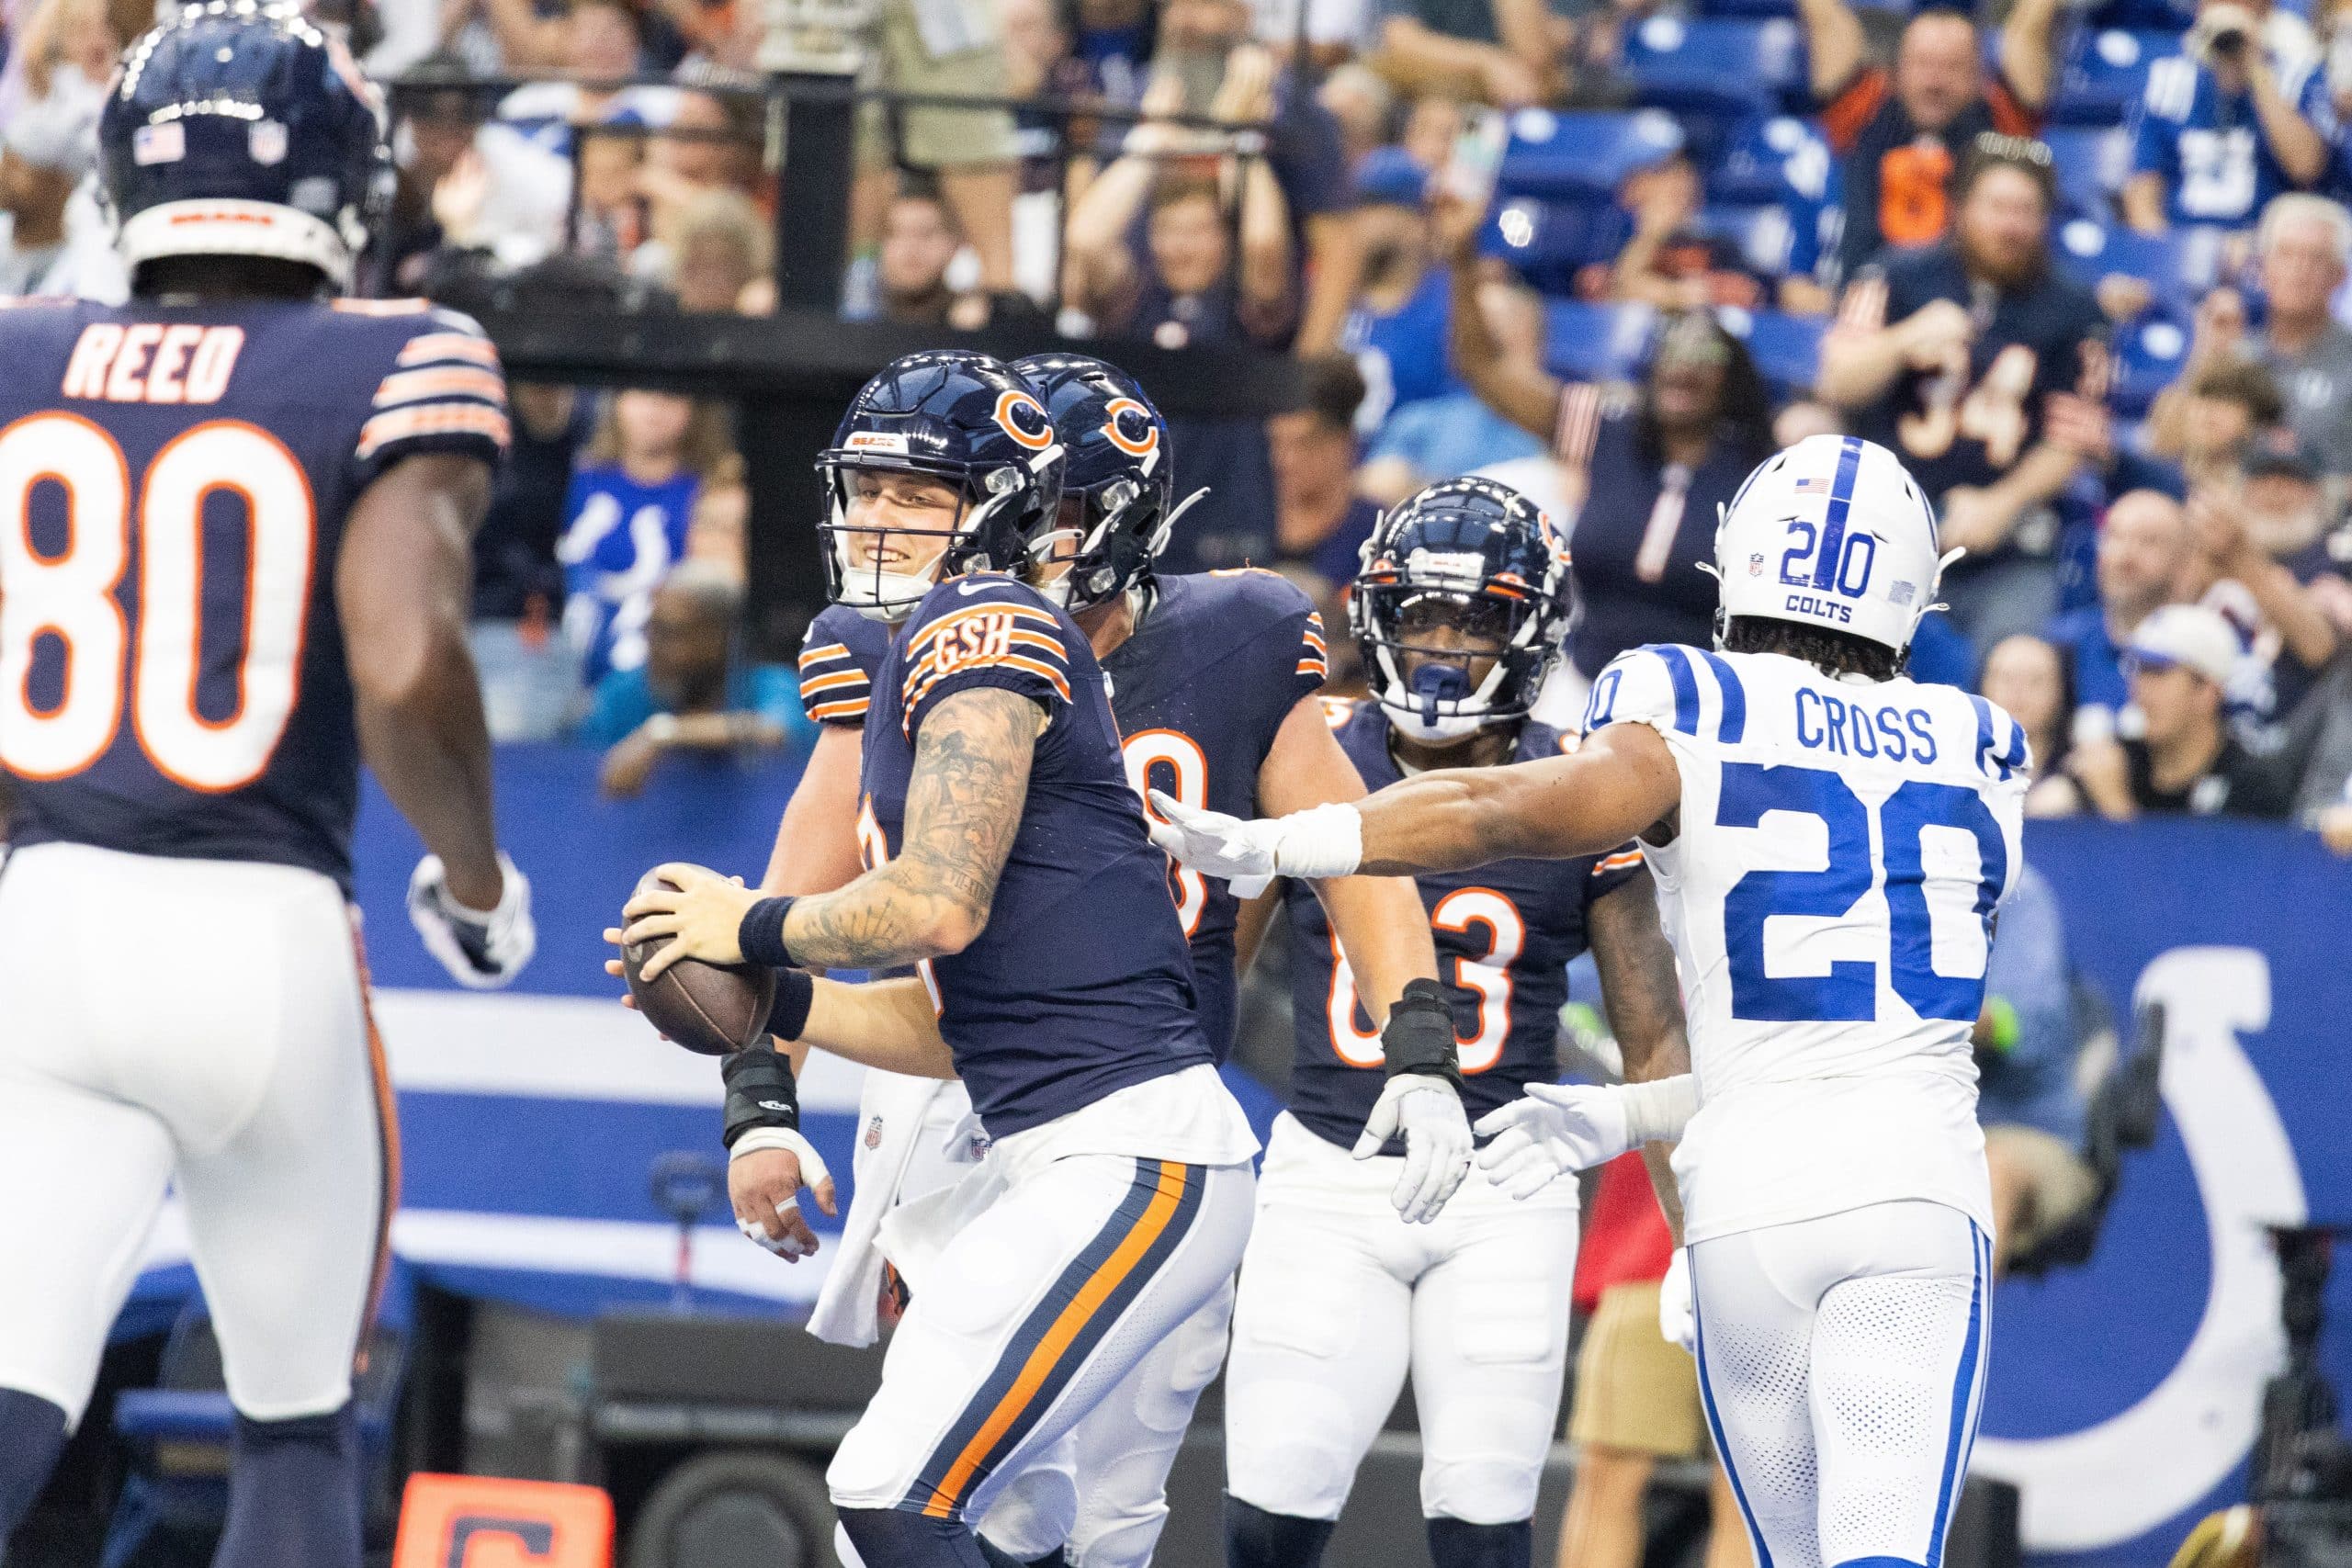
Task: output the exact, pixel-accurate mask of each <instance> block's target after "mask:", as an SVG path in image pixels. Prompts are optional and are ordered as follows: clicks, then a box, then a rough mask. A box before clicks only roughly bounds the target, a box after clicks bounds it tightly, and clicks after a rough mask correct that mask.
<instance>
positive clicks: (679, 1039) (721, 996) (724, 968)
mask: <svg viewBox="0 0 2352 1568" xmlns="http://www.w3.org/2000/svg"><path fill="white" fill-rule="evenodd" d="M637 886H638V891H639V892H643V891H645V890H646V889H648V888H650V887H655V886H661V887H673V886H676V884H674V883H673V882H670V881H669V880H667V879H666V878H661V877H656V876H655V875H654V874H652V873H650V872H648V873H647V874H645V877H644V879H643V880H642V881H640V882H639V884H638V885H637ZM670 940H671V939H670V938H668V937H666V936H658V937H655V938H653V939H652V940H651V941H650V942H629V943H626V944H624V945H623V946H622V948H621V972H622V974H624V975H625V976H628V994H629V995H630V996H632V997H634V998H637V1010H638V1011H639V1012H641V1013H643V1014H644V1015H645V1018H646V1021H647V1022H649V1023H650V1024H652V1025H653V1027H654V1028H656V1029H658V1030H660V1031H661V1032H662V1033H664V1034H666V1035H668V1036H669V1037H670V1039H671V1040H672V1041H673V1043H677V1044H680V1045H683V1046H684V1047H685V1048H686V1049H687V1050H689V1051H699V1052H701V1053H702V1054H703V1055H706V1056H724V1055H729V1054H731V1053H733V1052H736V1051H741V1050H742V1049H744V1048H745V1047H746V1046H748V1045H751V1044H752V1043H756V1042H757V1041H758V1039H759V1037H760V1032H761V1030H762V1029H763V1027H764V1026H765V1025H766V1023H767V1021H768V1009H769V1008H771V1007H773V1006H775V971H773V970H770V969H767V968H764V967H763V966H761V965H759V964H706V963H704V962H703V961H702V960H701V959H698V958H682V959H680V960H678V962H677V963H675V964H671V965H670V967H668V968H667V969H664V970H663V971H662V973H661V974H660V975H657V976H654V978H653V980H652V982H651V983H650V984H648V983H647V982H646V981H644V980H642V979H640V978H639V971H640V970H642V969H643V968H644V967H645V961H646V960H647V959H649V958H650V957H652V956H653V955H654V954H655V953H659V952H660V951H662V949H663V948H665V947H667V946H669V945H670Z"/></svg>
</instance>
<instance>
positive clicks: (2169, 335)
mask: <svg viewBox="0 0 2352 1568" xmlns="http://www.w3.org/2000/svg"><path fill="white" fill-rule="evenodd" d="M2187 364H2188V324H2187V322H2186V321H2185V320H2183V319H2180V318H2177V317H2175V316H2174V315H2172V314H2171V313H2170V312H2167V311H2165V310H2152V311H2150V312H2149V313H2148V314H2146V315H2144V316H2143V317H2141V318H2140V319H2139V320H2138V321H2133V322H2132V323H2131V325H2129V326H2126V327H2123V328H2121V329H2120V330H2119V331H2118V332H2117V333H2116V334H2115V384H2114V386H2112V387H2111V388H2109V390H2108V403H2109V406H2110V407H2112V408H2113V409H2114V410H2115V412H2116V413H2117V414H2118V415H2120V416H2121V417H2122V418H2125V419H2139V418H2142V417H2143V416H2144V415H2145V414H2146V413H2147V412H2148V410H2149V408H2150V406H2151V405H2153V404H2154V402H2155V400H2156V394H2157V393H2158V392H2161V391H2163V390H2164V389H2165V388H2166V387H2169V386H2171V385H2172V384H2173V381H2174V380H2175V379H2176V378H2177V377H2178V376H2179V375H2180V372H2181V369H2182V367H2184V366H2186V365H2187Z"/></svg>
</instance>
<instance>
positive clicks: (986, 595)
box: [899, 572, 1071, 740]
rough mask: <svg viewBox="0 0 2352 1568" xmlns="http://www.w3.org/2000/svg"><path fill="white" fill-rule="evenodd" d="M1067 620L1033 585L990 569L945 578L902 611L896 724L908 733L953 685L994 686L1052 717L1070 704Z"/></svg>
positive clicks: (950, 693)
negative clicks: (904, 616) (904, 619)
mask: <svg viewBox="0 0 2352 1568" xmlns="http://www.w3.org/2000/svg"><path fill="white" fill-rule="evenodd" d="M1067 626H1069V622H1068V620H1067V619H1066V617H1064V616H1063V615H1060V614H1059V613H1058V612H1057V611H1056V610H1055V608H1054V607H1053V606H1052V605H1051V604H1047V603H1046V600H1045V598H1044V597H1043V596H1042V595H1041V594H1039V593H1038V592H1037V591H1036V590H1035V589H1034V588H1031V587H1029V586H1028V585H1027V584H1025V583H1022V582H1017V581H1014V580H1012V578H1010V577H1006V576H1003V575H1002V574H1001V573H997V572H976V573H974V574H973V575H971V576H969V577H958V578H953V579H951V580H949V581H945V582H943V583H941V584H940V585H939V586H938V587H936V588H934V589H933V590H932V591H931V592H929V593H927V594H925V595H924V596H923V601H922V604H918V605H916V606H915V612H914V614H913V615H910V616H908V617H907V625H906V629H905V631H904V632H902V633H901V634H900V640H899V647H900V649H901V653H900V659H899V726H900V728H901V730H902V731H903V733H904V734H905V735H906V737H907V739H909V740H912V739H914V738H915V737H916V736H917V735H919V734H920V733H922V721H923V719H924V718H925V717H927V716H929V715H930V713H931V711H932V710H933V708H935V707H937V706H938V705H940V704H941V703H942V702H944V701H945V700H946V699H947V698H949V697H951V696H953V695H954V694H956V693H957V692H963V691H969V690H971V689H972V688H974V687H976V686H997V687H1001V688H1002V689H1004V690H1006V691H1012V692H1018V693H1020V694H1022V695H1023V696H1025V697H1031V698H1034V699H1035V701H1036V702H1037V703H1038V705H1040V706H1042V707H1044V708H1045V710H1046V714H1047V715H1048V716H1049V718H1051V719H1054V720H1058V719H1059V717H1060V716H1061V715H1062V713H1063V712H1064V711H1065V710H1066V709H1068V708H1069V705H1070V683H1069V671H1070V664H1071V650H1070V647H1069V640H1068V639H1069V635H1070V634H1069V632H1068V631H1067V630H1065V628H1066V627H1067Z"/></svg>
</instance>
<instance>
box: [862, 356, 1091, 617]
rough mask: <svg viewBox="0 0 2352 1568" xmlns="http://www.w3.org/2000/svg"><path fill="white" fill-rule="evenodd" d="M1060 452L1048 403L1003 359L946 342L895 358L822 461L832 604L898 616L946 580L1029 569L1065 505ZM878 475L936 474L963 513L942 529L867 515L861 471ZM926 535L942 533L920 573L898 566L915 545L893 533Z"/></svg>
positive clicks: (948, 518)
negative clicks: (900, 543)
mask: <svg viewBox="0 0 2352 1568" xmlns="http://www.w3.org/2000/svg"><path fill="white" fill-rule="evenodd" d="M1062 458H1063V453H1062V447H1061V444H1060V443H1059V442H1057V440H1055V438H1054V422H1053V417H1052V416H1051V415H1050V414H1048V413H1047V412H1046V405H1045V403H1044V402H1043V401H1041V400H1039V398H1038V396H1037V394H1036V392H1035V390H1033V389H1031V388H1030V385H1029V383H1028V382H1027V381H1025V380H1023V378H1021V377H1020V376H1019V375H1018V374H1016V373H1015V372H1014V371H1013V369H1012V367H1010V366H1008V365H1006V364H1005V363H1004V362H1003V361H1001V360H999V359H994V358H991V357H990V356H989V355H985V354H974V353H971V352H968V351H967V350H964V349H955V348H947V349H933V350H929V351H927V352H925V353H922V354H910V355H906V356H905V357H904V358H902V359H898V360H894V361H892V362H891V363H890V364H889V365H888V366H885V367H883V369H882V373H881V374H880V375H878V376H876V377H875V378H874V379H872V380H871V381H868V382H867V383H866V384H865V387H864V388H863V389H860V390H859V392H858V394H857V396H856V398H855V399H854V400H852V401H851V403H850V405H849V412H847V413H846V414H843V415H842V423H841V428H840V429H839V430H837V431H836V432H834V434H833V444H832V445H831V446H829V447H827V448H826V449H825V450H824V451H823V453H821V454H820V456H819V457H818V458H817V471H818V473H819V474H820V475H821V476H822V477H823V479H824V481H825V491H826V497H827V508H826V521H825V522H824V523H823V524H822V525H820V526H819V528H818V533H819V534H820V536H822V538H823V543H824V547H825V549H824V562H825V586H826V588H827V590H828V592H831V595H832V598H833V602H834V603H835V604H847V605H849V606H850V607H852V608H853V609H855V610H858V611H860V612H862V613H864V614H865V615H868V616H871V617H872V618H874V619H876V620H879V621H896V620H901V619H904V618H905V616H906V615H907V613H908V612H909V611H910V610H912V609H913V608H914V607H915V606H916V605H917V604H921V603H922V598H923V595H924V594H926V593H928V592H931V591H932V589H933V587H935V586H937V585H938V583H939V582H941V581H943V580H944V579H946V578H950V577H956V576H959V575H961V574H962V573H964V572H967V571H1011V572H1018V571H1020V570H1022V569H1023V566H1025V565H1026V564H1027V562H1028V559H1029V547H1030V544H1031V542H1032V541H1033V540H1035V539H1038V538H1042V537H1043V536H1045V534H1046V531H1047V530H1048V529H1050V528H1051V527H1052V526H1053V525H1054V521H1055V518H1056V515H1057V513H1058V511H1059V508H1060V504H1061V492H1062V468H1063V461H1062ZM874 472H896V473H911V474H919V475H921V476H922V477H923V478H925V479H936V480H938V481H940V482H941V483H944V484H945V485H947V486H949V487H950V488H952V489H954V490H955V491H956V496H957V502H956V510H955V512H954V513H952V514H950V515H948V516H946V517H944V518H943V519H942V523H943V526H941V527H937V528H910V527H906V526H903V525H899V524H897V523H894V524H893V525H891V526H889V527H888V528H882V527H876V526H875V525H871V524H866V523H862V522H860V521H859V520H858V508H857V506H856V504H855V503H856V502H857V499H858V496H857V476H858V475H859V474H860V473H874ZM915 536H931V537H939V538H942V539H943V540H944V548H943V550H942V552H941V554H940V555H939V557H938V558H937V559H936V560H935V561H931V562H925V563H923V564H922V567H921V569H920V570H915V571H902V570H896V564H897V563H899V562H901V561H903V560H904V559H905V551H904V549H903V547H898V548H893V547H891V546H890V545H889V544H888V540H890V539H892V538H899V539H909V538H912V537H915ZM861 547H863V548H864V550H865V554H866V556H867V558H866V559H865V560H863V561H861V560H859V559H858V555H859V552H860V549H861Z"/></svg>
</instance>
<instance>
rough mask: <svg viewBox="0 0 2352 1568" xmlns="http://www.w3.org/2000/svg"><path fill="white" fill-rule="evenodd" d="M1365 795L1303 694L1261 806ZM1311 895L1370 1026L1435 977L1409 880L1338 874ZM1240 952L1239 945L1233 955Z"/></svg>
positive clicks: (1297, 807)
mask: <svg viewBox="0 0 2352 1568" xmlns="http://www.w3.org/2000/svg"><path fill="white" fill-rule="evenodd" d="M1363 798H1364V788H1363V778H1362V777H1360V776H1359V775H1358V774H1357V773H1356V768H1355V764H1354V763H1353V762H1351V761H1348V754H1347V753H1346V752H1345V751H1343V750H1340V741H1339V738H1338V737H1337V736H1335V735H1333V734H1332V733H1331V727H1330V726H1329V724H1327V723H1325V722H1324V719H1323V709H1322V705H1321V703H1320V702H1319V701H1318V700H1317V699H1316V698H1314V697H1301V698H1300V699H1299V700H1298V702H1297V703H1296V704H1295V705H1293V706H1292V708H1291V710H1290V712H1289V713H1288V714H1286V715H1284V716H1283V727H1282V728H1281V729H1280V730H1279V731H1277V732H1276V733H1275V736H1274V744H1273V747H1272V750H1269V751H1268V752H1267V753H1266V760H1265V761H1264V763H1263V764H1261V766H1260V768H1259V769H1258V805H1259V807H1260V809H1261V810H1264V811H1270V812H1272V813H1273V814H1274V815H1276V816H1278V817H1286V816H1288V815H1289V814H1290V813H1292V812H1294V811H1304V810H1306V809H1308V808H1309V807H1317V806H1321V805H1324V804H1326V803H1328V802H1330V801H1348V800H1362V799H1363ZM1315 896H1316V897H1318V898H1320V899H1321V900H1322V901H1323V908H1324V912H1325V913H1326V914H1328V915H1329V916H1330V918H1331V932H1332V934H1333V935H1334V936H1335V937H1337V938H1338V939H1339V943H1340V951H1341V952H1342V953H1346V954H1347V958H1348V967H1349V968H1350V969H1351V970H1352V971H1354V973H1355V976H1356V983H1357V985H1358V987H1360V988H1361V991H1362V994H1363V1005H1364V1012H1365V1015H1366V1016H1367V1017H1369V1018H1371V1019H1372V1020H1374V1021H1375V1022H1377V1021H1380V1020H1382V1019H1385V1018H1386V1017H1387V1016H1388V1009H1389V1007H1390V1006H1391V1005H1392V1004H1393V1003H1395V1001H1396V1000H1397V998H1398V997H1400V996H1402V995H1404V993H1405V983H1406V982H1407V981H1408V980H1417V979H1430V980H1434V979H1435V978H1437V944H1436V942H1435V940H1434V939H1433V938H1432V937H1431V936H1430V922H1429V915H1428V912H1427V911H1426V910H1424V909H1423V908H1421V896H1420V894H1419V893H1418V892H1417V891H1415V890H1414V887H1413V884H1412V882H1411V881H1410V880H1409V879H1408V878H1406V877H1401V876H1400V877H1359V876H1342V877H1338V878H1335V879H1333V880H1331V881H1328V882H1318V883H1317V884H1316V885H1315ZM1263 934H1264V927H1263V925H1262V923H1261V924H1260V925H1259V927H1258V929H1257V931H1255V932H1254V933H1253V934H1252V939H1251V942H1250V950H1251V952H1252V953H1254V952H1255V951H1256V947H1257V941H1256V939H1257V937H1260V936H1262V935H1263ZM1237 956H1238V942H1237Z"/></svg>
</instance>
